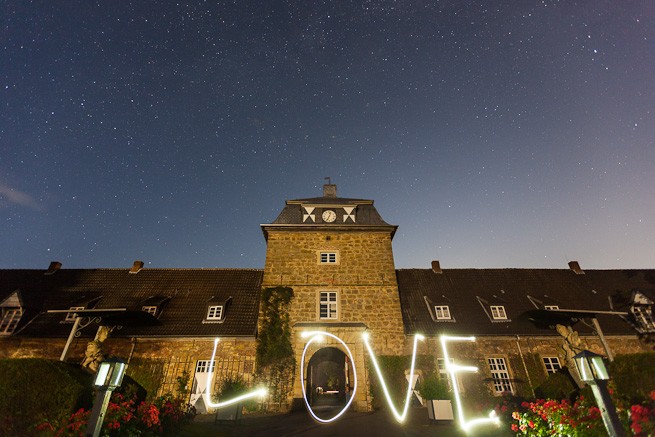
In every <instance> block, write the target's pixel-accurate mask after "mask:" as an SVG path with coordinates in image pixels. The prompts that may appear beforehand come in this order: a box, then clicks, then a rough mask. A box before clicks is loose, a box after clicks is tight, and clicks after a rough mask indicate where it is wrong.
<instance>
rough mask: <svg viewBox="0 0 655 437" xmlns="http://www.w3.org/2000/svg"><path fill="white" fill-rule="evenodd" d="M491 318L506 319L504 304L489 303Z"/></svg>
mask: <svg viewBox="0 0 655 437" xmlns="http://www.w3.org/2000/svg"><path fill="white" fill-rule="evenodd" d="M489 309H490V310H491V318H492V319H494V320H507V312H505V306H504V305H490V306H489Z"/></svg>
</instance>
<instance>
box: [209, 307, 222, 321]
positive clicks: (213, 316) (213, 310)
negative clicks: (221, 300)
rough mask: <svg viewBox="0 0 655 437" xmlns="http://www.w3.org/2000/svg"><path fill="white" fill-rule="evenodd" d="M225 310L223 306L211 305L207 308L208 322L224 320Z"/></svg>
mask: <svg viewBox="0 0 655 437" xmlns="http://www.w3.org/2000/svg"><path fill="white" fill-rule="evenodd" d="M224 311H225V308H224V307H223V305H209V307H208V308H207V320H222V319H223V312H224Z"/></svg>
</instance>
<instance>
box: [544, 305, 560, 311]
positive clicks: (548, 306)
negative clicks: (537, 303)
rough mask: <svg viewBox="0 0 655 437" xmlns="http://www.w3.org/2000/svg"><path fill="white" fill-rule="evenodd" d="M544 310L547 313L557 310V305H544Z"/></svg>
mask: <svg viewBox="0 0 655 437" xmlns="http://www.w3.org/2000/svg"><path fill="white" fill-rule="evenodd" d="M544 309H545V310H547V311H553V310H558V309H559V305H544Z"/></svg>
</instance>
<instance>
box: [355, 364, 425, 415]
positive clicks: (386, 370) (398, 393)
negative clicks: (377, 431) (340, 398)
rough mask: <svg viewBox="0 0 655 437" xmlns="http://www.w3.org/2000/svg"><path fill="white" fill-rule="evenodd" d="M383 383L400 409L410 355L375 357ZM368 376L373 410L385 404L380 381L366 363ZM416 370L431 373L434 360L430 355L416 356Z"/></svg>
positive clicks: (404, 392) (405, 386) (405, 388)
mask: <svg viewBox="0 0 655 437" xmlns="http://www.w3.org/2000/svg"><path fill="white" fill-rule="evenodd" d="M376 360H377V362H378V365H379V366H380V370H381V371H382V376H383V377H384V382H385V384H386V386H387V389H388V390H389V394H390V396H391V399H392V400H393V402H394V404H395V405H396V406H397V407H402V405H403V402H404V401H405V395H406V393H407V378H405V370H406V369H409V368H410V366H411V362H412V357H411V355H400V356H399V355H380V356H378V357H376ZM367 366H368V374H369V381H370V393H371V397H372V398H373V408H376V409H378V408H380V407H382V406H384V405H386V404H387V401H386V398H385V396H384V392H383V391H382V386H381V385H380V379H379V377H378V374H377V372H376V371H375V367H374V366H373V363H372V362H370V360H369V362H367ZM415 368H416V369H421V370H422V371H423V372H424V373H430V372H433V371H434V369H435V366H434V358H433V357H432V356H430V355H417V356H416V365H415Z"/></svg>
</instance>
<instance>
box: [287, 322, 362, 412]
mask: <svg viewBox="0 0 655 437" xmlns="http://www.w3.org/2000/svg"><path fill="white" fill-rule="evenodd" d="M301 335H302V337H303V338H309V340H308V341H307V343H305V348H304V349H303V351H302V358H301V360H300V384H301V389H302V395H303V399H304V400H305V405H306V406H307V411H308V412H309V414H311V416H312V417H313V418H314V420H316V421H317V422H321V423H328V422H332V421H333V420H336V419H338V418H339V417H341V415H342V414H343V413H345V412H346V410H348V407H350V404H352V402H353V399H354V398H355V394H356V393H357V370H356V369H355V363H354V361H355V359H354V356H353V354H352V352H351V351H350V348H348V345H347V344H346V343H345V342H344V341H343V340H342V339H341V338H339V337H337V336H336V335H334V334H330V333H329V332H324V331H310V332H303V333H302V334H301ZM326 337H329V338H331V339H333V340H335V341H336V342H337V343H338V345H341V347H342V348H343V350H345V351H346V354H347V355H346V357H347V358H345V360H344V364H345V363H349V366H351V367H352V377H353V380H352V393H349V394H348V395H347V396H345V405H344V406H343V408H342V409H341V410H340V411H339V412H338V413H337V414H335V415H334V416H332V417H330V418H329V419H324V418H322V417H319V416H318V415H316V413H315V412H314V410H313V409H312V406H311V405H310V400H309V398H308V391H309V390H311V386H309V382H308V380H307V377H306V372H305V360H306V357H307V351H308V350H309V347H310V346H311V345H312V344H313V343H322V342H324V341H325V338H326ZM321 349H325V348H321ZM328 349H337V348H334V347H331V348H328ZM340 352H341V353H343V351H340ZM307 369H311V367H310V366H307ZM344 373H345V372H344ZM348 374H349V375H350V371H348ZM345 387H346V386H345V383H344V389H345Z"/></svg>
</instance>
